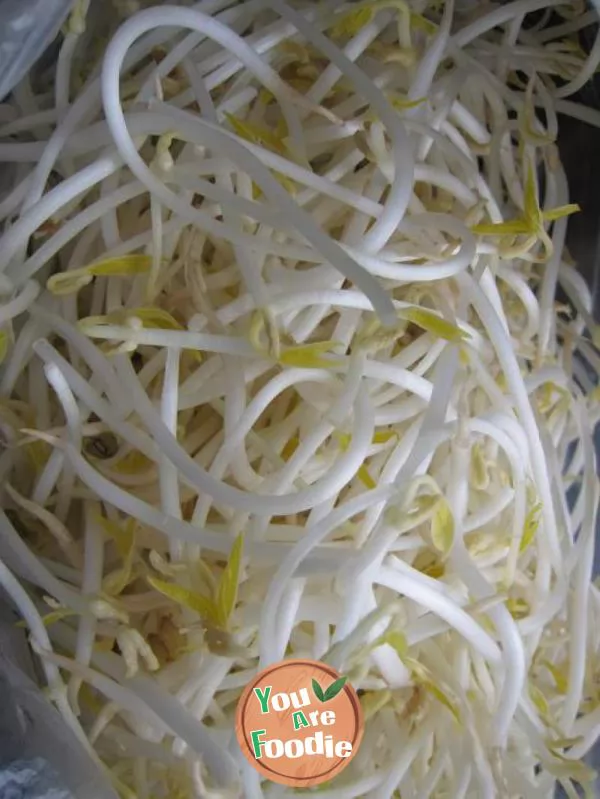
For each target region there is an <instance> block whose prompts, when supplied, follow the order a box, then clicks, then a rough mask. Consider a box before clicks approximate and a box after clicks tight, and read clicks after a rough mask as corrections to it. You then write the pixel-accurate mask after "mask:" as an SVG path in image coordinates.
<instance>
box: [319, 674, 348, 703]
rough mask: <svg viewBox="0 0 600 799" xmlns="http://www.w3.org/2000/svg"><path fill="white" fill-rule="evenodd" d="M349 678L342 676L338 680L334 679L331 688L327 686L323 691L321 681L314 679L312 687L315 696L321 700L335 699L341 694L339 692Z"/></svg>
mask: <svg viewBox="0 0 600 799" xmlns="http://www.w3.org/2000/svg"><path fill="white" fill-rule="evenodd" d="M347 679H348V678H347V677H340V678H339V679H338V680H334V682H332V683H331V685H330V686H329V688H327V690H326V691H323V689H322V688H321V686H320V685H319V683H318V682H317V681H316V680H314V679H313V681H312V689H313V692H314V694H315V696H316V697H317V699H318V700H319V701H320V702H328V701H329V700H330V699H333V698H334V697H336V696H337V695H338V694H339V692H340V691H341V690H342V688H343V687H344V685H345V684H346V681H347Z"/></svg>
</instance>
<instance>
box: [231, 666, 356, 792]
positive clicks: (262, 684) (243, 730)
mask: <svg viewBox="0 0 600 799" xmlns="http://www.w3.org/2000/svg"><path fill="white" fill-rule="evenodd" d="M235 727H236V734H237V738H238V741H239V744H240V747H241V749H242V752H243V753H244V755H245V756H246V758H247V759H248V760H249V761H250V763H251V764H252V765H253V766H254V768H255V769H257V771H259V772H260V773H261V774H262V775H263V776H264V777H266V778H267V779H269V780H272V781H273V782H279V783H281V784H283V785H290V786H293V787H295V788H309V787H310V786H312V785H319V784H320V783H322V782H327V781H328V780H330V779H332V778H333V777H335V776H336V774H339V773H340V771H342V770H343V769H344V768H346V766H347V765H348V763H349V762H350V761H351V760H352V758H353V757H354V755H355V754H356V752H357V750H358V746H359V744H360V741H361V738H362V734H363V718H362V710H361V706H360V702H359V701H358V696H357V694H356V691H355V690H354V688H353V687H352V686H351V685H350V684H349V683H348V682H347V680H346V677H342V676H341V675H340V674H338V672H337V671H336V670H335V669H332V668H331V666H327V665H325V664H324V663H319V662H318V661H317V660H284V661H282V662H281V663H276V664H274V665H273V666H269V668H267V669H265V670H264V671H261V672H260V674H258V675H257V676H256V677H255V678H254V680H252V682H251V683H250V684H249V685H247V686H246V689H245V691H244V693H243V694H242V697H241V699H240V701H239V704H238V707H237V714H236V720H235Z"/></svg>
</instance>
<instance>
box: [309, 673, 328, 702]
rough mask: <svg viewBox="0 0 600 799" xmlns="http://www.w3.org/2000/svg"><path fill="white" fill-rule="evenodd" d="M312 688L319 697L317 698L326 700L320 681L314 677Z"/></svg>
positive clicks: (321, 700)
mask: <svg viewBox="0 0 600 799" xmlns="http://www.w3.org/2000/svg"><path fill="white" fill-rule="evenodd" d="M312 689H313V692H314V694H315V696H316V697H317V699H318V700H319V701H320V702H324V701H325V694H324V693H323V689H322V688H321V686H320V685H319V683H318V682H317V681H316V680H315V679H314V678H313V681H312Z"/></svg>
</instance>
